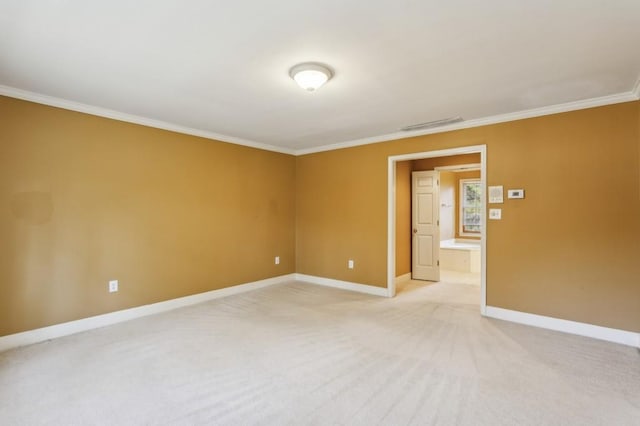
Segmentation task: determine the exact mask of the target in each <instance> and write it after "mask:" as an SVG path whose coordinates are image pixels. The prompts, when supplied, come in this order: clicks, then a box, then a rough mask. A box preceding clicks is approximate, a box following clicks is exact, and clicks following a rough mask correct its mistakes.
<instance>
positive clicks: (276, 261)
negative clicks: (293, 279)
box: [274, 256, 280, 265]
mask: <svg viewBox="0 0 640 426" xmlns="http://www.w3.org/2000/svg"><path fill="white" fill-rule="evenodd" d="M274 262H275V264H276V265H279V264H280V256H276V259H275V261H274Z"/></svg>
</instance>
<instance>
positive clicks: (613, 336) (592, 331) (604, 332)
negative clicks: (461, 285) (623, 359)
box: [485, 306, 640, 348]
mask: <svg viewBox="0 0 640 426" xmlns="http://www.w3.org/2000/svg"><path fill="white" fill-rule="evenodd" d="M485 315H486V316H488V317H491V318H496V319H500V320H505V321H511V322H517V323H519V324H526V325H531V326H533V327H539V328H546V329H548V330H555V331H561V332H564V333H570V334H577V335H578V336H586V337H591V338H594V339H599V340H606V341H608V342H614V343H620V344H622V345H627V346H633V347H638V348H640V333H634V332H632V331H625V330H618V329H615V328H608V327H601V326H599V325H593V324H587V323H583V322H575V321H569V320H563V319H559V318H552V317H545V316H542V315H535V314H529V313H526V312H519V311H512V310H509V309H503V308H497V307H495V306H487V312H486V314H485Z"/></svg>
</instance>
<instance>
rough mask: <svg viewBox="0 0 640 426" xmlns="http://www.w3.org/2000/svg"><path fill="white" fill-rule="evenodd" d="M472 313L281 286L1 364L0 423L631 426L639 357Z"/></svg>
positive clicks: (636, 410) (414, 299) (466, 293)
mask: <svg viewBox="0 0 640 426" xmlns="http://www.w3.org/2000/svg"><path fill="white" fill-rule="evenodd" d="M445 281H446V280H445ZM478 300H479V286H478V285H476V284H459V283H452V282H441V283H437V284H430V283H422V282H416V281H411V282H409V283H406V284H404V285H402V286H399V292H398V296H397V297H395V298H393V299H386V298H380V297H375V296H368V295H363V294H358V293H351V292H347V291H342V290H337V289H331V288H324V287H319V286H314V285H309V284H304V283H299V282H291V283H288V284H283V285H277V286H272V287H268V288H265V289H261V290H257V291H253V292H250V293H245V294H241V295H237V296H231V297H227V298H224V299H218V300H215V301H211V302H208V303H204V304H201V305H196V306H192V307H188V308H183V309H179V310H175V311H172V312H168V313H164V314H160V315H156V316H152V317H146V318H142V319H138V320H134V321H129V322H126V323H122V324H118V325H114V326H110V327H105V328H102V329H98V330H93V331H89V332H85V333H80V334H77V335H73V336H68V337H65V338H60V339H57V340H54V341H49V342H45V343H41V344H37V345H33V346H29V347H25V348H20V349H17V350H12V351H8V352H5V353H2V354H0V424H2V425H102V424H104V425H128V424H152V425H190V424H203V425H218V424H219V425H253V424H263V425H375V424H383V425H408V424H416V425H418V424H419V425H429V424H442V425H453V424H460V425H543V424H546V425H570V424H571V425H573V424H575V425H589V424H597V425H638V424H640V355H639V353H638V350H637V349H634V348H631V347H626V346H621V345H616V344H611V343H606V342H602V341H597V340H592V339H588V338H583V337H578V336H571V335H567V334H562V333H556V332H552V331H548V330H542V329H536V328H531V327H527V326H523V325H518V324H512V323H507V322H502V321H498V320H491V319H487V318H482V317H481V316H480V315H479V308H478Z"/></svg>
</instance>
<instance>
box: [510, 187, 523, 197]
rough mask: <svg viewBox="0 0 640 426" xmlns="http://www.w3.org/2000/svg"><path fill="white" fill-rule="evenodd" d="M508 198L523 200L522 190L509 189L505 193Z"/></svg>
mask: <svg viewBox="0 0 640 426" xmlns="http://www.w3.org/2000/svg"><path fill="white" fill-rule="evenodd" d="M507 197H508V198H524V189H510V190H508V191H507Z"/></svg>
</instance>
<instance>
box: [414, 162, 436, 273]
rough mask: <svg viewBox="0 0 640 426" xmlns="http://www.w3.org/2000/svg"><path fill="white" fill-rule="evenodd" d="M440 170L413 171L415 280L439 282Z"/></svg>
mask: <svg viewBox="0 0 640 426" xmlns="http://www.w3.org/2000/svg"><path fill="white" fill-rule="evenodd" d="M439 180H440V178H439V174H438V172H435V171H434V172H431V171H429V172H413V173H411V191H412V207H411V210H412V211H411V223H412V226H413V229H412V231H413V239H412V241H413V242H412V249H413V250H412V268H411V278H412V279H414V280H428V281H440V207H439V206H440V190H439V189H440V182H439Z"/></svg>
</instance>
